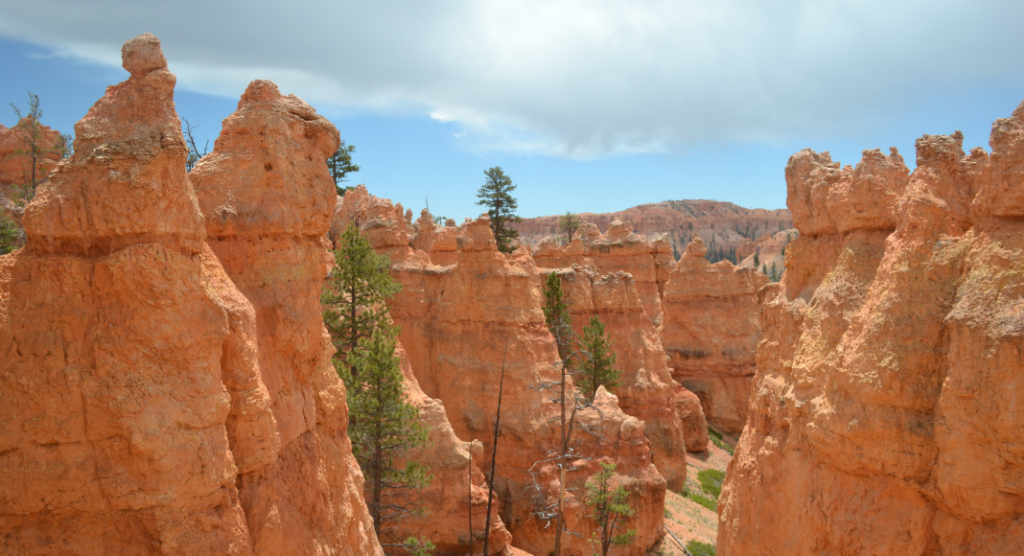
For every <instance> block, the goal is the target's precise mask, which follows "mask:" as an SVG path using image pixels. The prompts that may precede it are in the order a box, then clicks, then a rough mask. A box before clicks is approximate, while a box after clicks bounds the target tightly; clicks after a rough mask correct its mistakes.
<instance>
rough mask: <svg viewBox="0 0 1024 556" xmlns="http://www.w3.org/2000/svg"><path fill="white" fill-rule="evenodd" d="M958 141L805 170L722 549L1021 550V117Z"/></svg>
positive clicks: (733, 470) (820, 160) (768, 301)
mask: <svg viewBox="0 0 1024 556" xmlns="http://www.w3.org/2000/svg"><path fill="white" fill-rule="evenodd" d="M961 143H962V136H961V135H960V133H959V132H957V133H954V134H952V135H948V136H946V135H938V136H929V135H926V136H924V137H922V138H921V139H918V141H917V169H916V170H915V171H914V172H913V174H910V175H909V177H908V171H907V168H906V166H905V165H904V163H903V161H902V159H901V158H900V156H899V155H898V154H897V153H896V152H895V150H893V152H892V154H891V155H884V154H882V153H881V152H880V151H877V150H874V151H865V152H864V158H863V159H862V160H861V162H860V163H859V164H858V165H857V166H856V168H850V167H849V166H847V167H845V168H840V165H839V163H837V162H832V161H831V159H830V157H829V155H828V153H821V154H819V153H815V152H813V151H810V150H805V151H801V152H799V153H797V154H795V155H794V156H793V157H792V158H790V161H789V164H788V165H787V167H786V182H787V185H788V188H789V196H788V204H789V207H790V209H791V210H792V211H793V219H794V224H795V225H796V227H797V229H799V230H800V237H799V238H797V239H796V240H794V241H793V243H792V244H790V248H788V249H787V251H786V273H785V275H784V277H783V280H782V282H780V283H778V284H773V285H770V286H767V287H765V288H763V289H761V291H760V294H759V295H760V297H761V321H762V326H763V329H764V332H763V337H762V339H761V341H760V343H759V345H758V350H757V375H756V377H755V379H754V388H753V394H752V399H751V405H750V413H749V415H748V418H747V425H746V429H745V430H744V433H743V436H742V438H741V439H740V442H739V446H738V450H737V452H736V457H735V459H733V461H732V462H731V464H730V466H729V472H728V477H727V479H726V482H725V486H724V489H723V491H722V498H721V505H720V506H719V508H720V509H719V512H720V514H719V515H720V521H719V539H718V549H719V554H722V555H723V556H736V555H749V554H765V555H767V554H779V553H786V554H795V555H803V554H807V555H810V554H835V555H854V554H857V555H860V554H908V555H925V554H944V555H978V554H992V555H995V554H1016V553H1020V552H1021V551H1022V550H1024V485H1022V482H1021V480H1020V477H1021V476H1024V460H1022V452H1021V450H1020V446H1022V445H1024V428H1022V427H1021V422H1022V419H1024V414H1022V412H1021V409H1020V406H1021V400H1022V399H1024V383H1022V381H1021V378H1022V374H1021V369H1024V355H1022V354H1024V334H1022V331H1024V305H1022V301H1021V299H1022V296H1024V224H1022V223H1024V203H1021V199H1022V195H1021V191H1024V179H1022V175H1021V172H1020V168H1021V165H1022V162H1021V161H1022V160H1024V104H1022V105H1021V106H1020V107H1018V108H1017V110H1016V111H1015V112H1014V114H1013V117H1011V118H1007V119H1001V120H998V121H997V122H996V123H995V124H994V125H993V127H992V136H991V141H990V144H991V147H992V152H991V154H986V153H985V152H984V151H982V150H981V149H975V150H973V151H972V152H971V153H970V154H969V155H967V156H965V155H964V153H963V151H962V149H961Z"/></svg>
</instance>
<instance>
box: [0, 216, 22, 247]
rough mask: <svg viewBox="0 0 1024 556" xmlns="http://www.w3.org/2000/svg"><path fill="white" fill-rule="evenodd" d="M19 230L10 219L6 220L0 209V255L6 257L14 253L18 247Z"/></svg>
mask: <svg viewBox="0 0 1024 556" xmlns="http://www.w3.org/2000/svg"><path fill="white" fill-rule="evenodd" d="M20 235H21V230H20V229H19V228H18V226H17V225H16V224H15V223H14V221H12V220H11V219H10V218H7V215H5V214H4V213H3V211H2V209H0V255H6V254H8V253H10V252H11V251H14V249H15V248H17V246H18V237H19V236H20Z"/></svg>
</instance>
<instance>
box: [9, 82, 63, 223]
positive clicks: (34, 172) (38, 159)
mask: <svg viewBox="0 0 1024 556" xmlns="http://www.w3.org/2000/svg"><path fill="white" fill-rule="evenodd" d="M11 108H12V109H13V110H14V114H15V115H16V116H17V117H18V123H17V124H15V126H14V127H13V128H11V130H12V131H14V132H15V133H16V134H17V136H18V140H19V142H21V144H22V145H24V147H23V148H21V149H18V150H16V151H14V154H15V155H23V156H27V157H28V159H29V160H28V162H29V167H28V168H27V169H26V171H25V175H24V178H23V179H24V180H25V181H24V182H22V183H18V184H13V185H14V188H15V190H17V193H16V195H15V198H14V201H15V202H16V203H18V204H19V205H21V206H24V205H27V204H28V203H29V202H30V201H31V200H32V199H33V198H35V196H36V188H38V187H39V184H40V183H42V182H43V181H45V180H46V176H45V175H44V174H43V173H42V172H40V168H39V165H40V164H41V163H42V162H44V161H45V159H47V158H48V157H47V155H51V154H53V153H59V154H60V156H61V157H62V158H63V157H65V156H68V155H69V154H70V152H71V136H70V135H61V136H60V137H59V138H58V139H57V141H56V143H54V144H53V145H50V146H47V145H44V144H42V142H43V135H44V130H43V124H41V123H40V122H39V120H40V119H41V118H42V117H43V110H42V108H40V106H39V96H38V95H33V94H32V93H31V92H30V93H28V113H26V114H22V112H21V109H20V108H18V107H17V106H16V105H15V104H14V103H13V102H12V103H11Z"/></svg>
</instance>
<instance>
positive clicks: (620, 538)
mask: <svg viewBox="0 0 1024 556" xmlns="http://www.w3.org/2000/svg"><path fill="white" fill-rule="evenodd" d="M614 476H615V464H613V463H603V462H602V463H601V471H600V472H598V473H597V474H596V475H594V476H593V477H591V478H590V480H589V481H587V505H588V506H590V509H591V513H590V517H591V519H593V520H594V522H596V523H597V530H596V531H594V533H593V534H592V535H591V537H590V542H591V543H593V544H595V545H597V546H598V547H599V548H600V550H601V556H608V550H609V549H610V548H611V547H612V545H617V546H625V545H628V544H629V543H631V542H633V538H634V537H635V536H636V530H635V529H630V530H628V531H626V532H624V533H618V534H616V532H617V531H619V530H621V529H622V528H623V527H624V525H623V523H622V521H623V519H624V518H628V517H632V516H633V514H634V513H636V511H635V510H633V508H632V507H630V505H629V503H628V502H627V501H626V499H627V498H629V493H628V492H626V489H625V488H624V487H622V486H621V485H620V486H618V487H616V488H614V489H613V488H612V478H613V477H614Z"/></svg>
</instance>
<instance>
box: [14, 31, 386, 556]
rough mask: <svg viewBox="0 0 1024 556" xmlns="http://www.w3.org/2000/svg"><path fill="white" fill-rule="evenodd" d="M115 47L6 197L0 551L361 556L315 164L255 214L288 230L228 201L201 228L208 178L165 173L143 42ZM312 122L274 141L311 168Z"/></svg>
mask: <svg viewBox="0 0 1024 556" xmlns="http://www.w3.org/2000/svg"><path fill="white" fill-rule="evenodd" d="M122 59H123V62H124V67H125V69H127V70H128V71H129V72H130V73H131V77H130V78H129V79H128V80H127V81H125V82H124V83H121V84H119V85H116V86H113V87H110V88H108V89H107V92H106V94H105V95H104V97H103V98H102V99H100V100H99V101H98V102H97V103H96V104H95V105H94V106H93V107H92V109H91V110H90V111H89V113H88V114H87V115H86V116H85V118H83V119H82V120H81V121H80V122H79V123H78V124H77V125H76V133H77V139H76V141H75V145H74V146H75V154H74V156H73V157H72V158H71V159H69V160H66V161H64V162H62V163H61V164H60V165H59V166H58V167H57V169H56V171H55V173H54V174H53V175H52V178H51V180H50V182H49V183H48V184H47V185H45V186H44V187H43V188H42V189H41V190H40V192H39V194H38V195H37V197H36V198H35V200H34V201H33V202H32V203H31V204H30V205H29V206H28V208H27V210H26V212H25V216H24V224H25V230H26V232H27V234H28V243H27V245H26V248H25V249H23V250H20V251H17V252H15V253H14V254H11V255H8V256H5V257H0V353H3V354H4V356H3V357H2V358H0V553H3V554H71V553H74V554H167V555H171V554H175V555H177V554H195V555H211V556H212V555H223V554H239V555H246V554H268V555H269V554H353V555H354V554H380V553H381V551H380V547H379V545H378V544H377V541H376V539H375V537H374V535H373V531H372V526H371V523H370V521H369V518H368V515H367V512H366V509H365V505H364V504H363V502H362V498H361V494H360V491H361V483H362V478H361V475H360V474H359V471H358V468H357V467H355V464H354V461H353V460H352V457H351V451H350V449H349V445H348V440H347V436H346V408H345V392H344V388H343V386H342V384H341V382H340V380H339V379H338V378H337V376H336V375H335V373H334V372H333V370H332V369H331V368H330V366H329V357H330V351H329V349H330V344H329V342H328V341H327V340H326V338H325V332H324V329H323V325H322V323H321V318H320V315H319V307H318V297H319V284H320V281H322V279H323V276H324V273H325V270H326V253H327V252H326V250H325V248H324V245H323V244H322V243H321V240H320V237H322V236H323V235H324V234H325V233H326V232H327V225H328V219H327V217H328V216H329V214H330V209H331V208H332V205H331V203H329V202H327V201H328V200H329V199H330V198H329V197H328V196H327V195H319V194H318V193H315V192H316V191H318V190H319V189H320V188H321V187H323V188H326V189H325V192H327V193H330V192H331V191H332V190H333V186H332V185H331V184H330V179H329V177H327V175H326V169H325V168H324V169H323V174H324V176H323V177H324V179H325V180H326V181H324V180H319V178H316V179H309V180H306V179H305V178H300V177H298V176H295V175H290V176H285V177H283V178H282V179H281V180H280V181H279V182H278V183H279V184H280V188H284V189H287V188H293V189H296V188H297V189H301V188H308V189H309V190H310V191H312V192H314V193H312V194H310V195H309V196H308V198H309V199H317V198H319V197H322V198H323V201H311V202H310V203H302V202H296V201H295V199H294V198H293V199H283V200H282V203H283V204H284V205H286V206H284V207H281V206H278V207H277V209H278V210H280V211H281V212H288V211H291V212H290V214H291V215H292V216H293V217H295V218H297V219H298V220H300V221H303V222H304V225H308V227H306V228H301V231H295V230H296V228H294V227H293V228H289V229H288V230H287V231H282V230H281V227H278V228H275V225H274V223H275V221H277V220H278V219H277V218H274V217H268V216H267V214H266V212H265V211H260V210H259V209H253V210H251V211H250V212H245V211H247V210H250V209H251V207H252V206H253V204H248V205H247V204H246V202H241V203H240V204H239V205H238V208H242V209H243V211H241V212H239V211H236V212H235V213H234V214H235V215H238V214H244V215H246V219H247V221H246V223H245V224H239V225H238V226H236V227H235V228H233V229H228V228H225V227H220V228H218V227H217V226H216V225H215V224H214V222H213V220H218V221H220V222H223V221H224V220H226V219H225V218H222V216H223V214H222V215H214V214H213V212H212V211H211V212H206V213H205V218H204V212H201V210H200V206H201V205H203V206H204V208H207V207H206V206H205V205H206V203H205V201H206V199H207V195H206V194H209V193H210V192H211V191H212V190H214V189H217V190H219V188H221V187H227V185H226V181H225V180H220V181H218V180H211V181H208V182H206V184H205V185H206V187H207V188H206V189H205V190H203V188H199V189H200V195H199V197H197V195H196V193H195V190H194V189H193V184H192V183H191V181H190V179H189V176H188V175H187V174H186V173H185V159H186V148H185V142H184V139H183V137H182V134H181V124H180V122H179V120H178V117H177V114H176V113H175V110H174V96H173V90H174V84H175V78H174V75H172V74H171V73H170V72H169V71H168V69H167V63H166V61H165V59H164V56H163V53H162V51H161V48H160V42H159V41H158V40H157V39H156V38H155V37H153V36H152V35H148V34H147V35H141V36H139V37H136V38H135V39H132V40H130V41H128V42H127V43H125V45H124V48H123V50H122ZM266 90H267V89H266V88H265V89H264V91H266ZM250 96H251V95H249V94H248V93H247V98H248V97H250ZM269 97H272V95H268V96H267V97H265V98H264V100H265V101H267V102H271V103H272V102H274V101H273V100H272V99H270V100H268V98H269ZM245 102H246V100H245V99H243V104H245ZM299 103H301V101H298V100H297V99H295V100H294V102H293V104H299ZM307 108H308V107H307ZM309 113H312V110H311V109H309ZM236 116H237V114H236ZM243 119H244V117H243ZM314 120H315V118H314ZM321 120H322V119H321ZM250 121H251V120H250ZM300 121H301V119H300ZM292 123H295V122H292ZM314 123H315V122H314ZM319 125H320V128H321V129H322V132H323V135H322V137H324V138H323V139H322V140H320V139H318V140H316V141H311V140H310V139H309V138H308V137H307V136H305V135H299V136H298V137H297V144H296V145H294V146H293V147H290V150H289V152H286V153H280V152H279V153H278V154H285V155H286V156H288V157H289V159H291V158H292V157H298V158H299V159H306V158H307V157H308V158H309V159H310V163H309V166H308V167H309V168H311V169H316V168H319V167H323V166H324V161H325V160H326V156H327V154H330V153H327V154H324V153H325V152H326V151H327V150H333V148H334V147H332V146H331V145H332V144H333V145H334V146H336V145H337V143H338V139H337V133H336V132H334V131H333V127H331V126H330V124H328V123H327V122H326V121H325V120H324V121H322V122H321V123H320V124H319ZM270 128H274V126H270ZM269 135H270V136H269V137H266V138H265V141H264V145H263V147H264V148H265V149H266V150H267V151H268V152H272V153H273V152H274V151H275V150H276V149H279V147H276V146H275V144H276V143H277V142H279V141H280V139H281V137H276V138H275V137H274V133H273V130H271V133H270V134H269ZM314 135H315V134H314ZM293 137H295V136H294V135H293ZM318 137H320V136H318ZM311 143H312V144H311ZM225 151H226V149H224V148H222V149H221V150H220V152H217V153H215V154H214V155H211V156H212V157H214V158H216V157H220V159H219V160H221V163H222V164H227V165H229V166H230V165H232V164H233V165H234V166H233V169H234V170H236V171H238V172H240V173H241V175H240V176H237V175H236V176H234V177H233V178H232V179H235V180H240V179H243V176H245V175H251V173H250V174H246V173H245V171H246V166H247V165H249V164H252V163H253V162H252V157H249V159H248V160H242V159H236V160H235V161H234V162H233V163H232V162H225V161H224V158H225V157H227V158H230V155H227V154H225ZM271 157H273V155H271ZM277 160H278V159H275V161H277ZM262 162H263V160H260V163H262ZM260 171H261V172H263V171H265V170H263V169H262V168H261V169H260ZM213 182H216V183H213ZM299 184H301V185H299ZM246 186H247V188H243V189H240V190H238V191H237V197H236V199H239V200H241V199H242V197H246V196H248V195H258V194H259V193H260V192H263V193H265V192H266V184H265V182H261V181H259V180H254V181H247V182H246ZM248 199H249V200H251V197H249V198H248ZM331 200H332V199H331ZM201 201H203V202H201ZM287 205H291V206H290V207H289V206H287ZM318 213H323V215H324V216H323V217H318V216H317V214H318ZM204 220H205V222H204ZM206 224H211V226H210V227H209V228H208V227H207V226H206ZM254 227H260V228H264V229H266V230H267V232H266V233H265V234H259V233H255V232H253V228H254ZM208 230H215V233H216V234H217V237H216V238H213V237H211V238H210V243H209V244H207V243H206V240H207V232H208ZM283 245H286V246H287V248H285V247H281V246H283ZM296 251H298V252H301V253H306V254H307V256H305V257H298V261H299V262H300V263H303V264H299V265H295V264H294V263H295V262H296V260H295V257H291V255H292V254H294V253H295V252H296ZM219 256H223V259H221V258H219ZM242 256H245V257H246V261H245V266H246V268H247V270H241V269H240V267H241V266H243V265H241V264H240V263H239V258H240V257H242ZM289 257H291V258H289ZM283 272H284V274H283ZM256 273H259V274H260V278H259V280H258V281H259V285H258V286H257V285H255V282H257V279H254V278H253V275H254V274H256ZM307 309H308V310H307ZM282 317H285V318H282ZM286 360H287V361H286Z"/></svg>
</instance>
